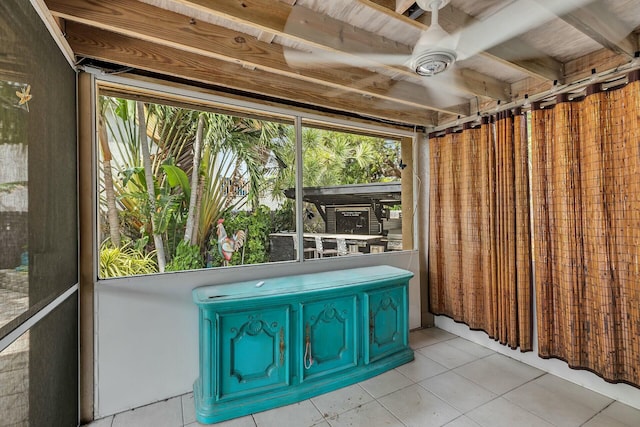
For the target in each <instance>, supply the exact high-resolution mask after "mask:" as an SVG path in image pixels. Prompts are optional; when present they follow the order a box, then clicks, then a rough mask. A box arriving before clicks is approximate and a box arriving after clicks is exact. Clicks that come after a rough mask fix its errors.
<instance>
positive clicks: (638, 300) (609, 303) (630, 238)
mask: <svg viewBox="0 0 640 427" xmlns="http://www.w3.org/2000/svg"><path fill="white" fill-rule="evenodd" d="M638 77H640V73H637V72H636V73H633V74H632V75H631V76H630V79H629V80H630V83H629V84H628V85H626V86H625V87H624V88H622V89H618V90H610V91H607V92H599V93H592V92H593V90H591V91H589V93H588V95H587V96H586V98H585V99H584V100H583V101H580V102H573V103H569V102H563V101H566V99H559V102H558V104H557V105H556V106H555V107H554V108H553V109H549V110H548V111H547V110H535V111H533V113H532V128H533V143H532V145H533V150H532V160H533V206H534V237H535V238H534V241H535V272H536V300H537V313H538V344H539V353H540V356H541V357H556V358H560V359H563V360H565V361H566V362H567V363H568V364H569V366H571V367H574V368H586V369H589V370H592V371H594V372H595V373H597V374H598V375H600V376H602V377H603V378H604V379H605V380H607V381H611V382H627V383H631V384H634V385H636V386H640V369H639V368H638V367H639V365H638V361H640V259H639V255H640V183H639V178H638V177H639V176H640V175H639V174H640V143H639V141H640V83H639V82H638V81H637V80H638Z"/></svg>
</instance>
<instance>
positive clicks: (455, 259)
mask: <svg viewBox="0 0 640 427" xmlns="http://www.w3.org/2000/svg"><path fill="white" fill-rule="evenodd" d="M526 136H527V134H526V121H525V120H524V119H523V117H522V116H520V115H518V116H516V118H514V117H512V116H510V115H507V114H504V115H503V116H501V117H500V118H499V120H497V122H496V123H495V124H492V123H489V122H488V120H486V121H485V122H484V123H483V125H482V126H481V127H480V128H476V129H471V128H468V127H467V128H465V129H464V130H463V131H462V132H461V133H447V134H446V135H444V136H442V137H433V138H431V139H430V143H431V145H430V153H431V160H430V167H431V175H430V176H431V189H430V209H431V214H430V215H431V216H430V231H429V290H430V294H429V298H430V310H431V312H433V313H434V314H444V315H447V316H449V317H451V318H453V319H454V320H456V321H459V322H464V323H466V324H467V325H469V327H470V328H471V329H482V330H484V331H486V332H487V333H488V334H489V336H490V337H492V338H495V339H496V340H498V341H500V342H501V343H503V344H507V345H509V346H510V347H512V348H516V347H520V348H521V350H523V351H525V350H530V349H531V322H532V321H531V311H530V305H531V280H530V255H529V245H530V240H529V215H528V209H529V202H528V201H529V187H528V157H527V137H526ZM516 176H517V178H516Z"/></svg>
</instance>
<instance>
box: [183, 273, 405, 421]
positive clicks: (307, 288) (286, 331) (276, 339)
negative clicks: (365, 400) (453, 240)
mask: <svg viewBox="0 0 640 427" xmlns="http://www.w3.org/2000/svg"><path fill="white" fill-rule="evenodd" d="M412 276H413V274H412V273H411V272H409V271H405V270H401V269H398V268H394V267H390V266H376V267H367V268H357V269H350V270H339V271H331V272H325V273H318V274H305V275H299V276H289V277H280V278H275V279H266V280H263V281H262V280H261V281H252V282H240V283H230V284H227V285H221V286H205V287H201V288H197V289H194V291H193V298H194V302H195V303H196V304H197V306H198V309H199V310H198V311H199V325H200V326H199V328H200V330H199V337H200V373H199V377H198V379H197V380H196V382H195V384H194V401H195V406H196V418H197V419H198V421H199V422H201V423H205V424H207V423H214V422H219V421H224V420H227V419H230V418H235V417H239V416H242V415H246V414H250V413H254V412H259V411H263V410H266V409H270V408H274V407H276V406H281V405H286V404H290V403H293V402H296V401H300V400H304V399H308V398H310V397H313V396H316V395H318V394H321V393H326V392H329V391H332V390H335V389H337V388H340V387H344V386H347V385H350V384H354V383H357V382H359V381H362V380H365V379H367V378H370V377H373V376H375V375H378V374H380V373H382V372H385V371H387V370H389V369H392V368H394V367H396V366H399V365H401V364H403V363H406V362H409V361H411V360H413V351H412V350H411V349H410V348H409V346H408V336H409V330H408V300H407V294H408V284H409V280H410V279H411V277H412Z"/></svg>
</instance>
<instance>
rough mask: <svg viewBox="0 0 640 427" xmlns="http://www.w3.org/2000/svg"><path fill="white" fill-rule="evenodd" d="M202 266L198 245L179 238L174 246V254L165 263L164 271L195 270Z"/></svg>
mask: <svg viewBox="0 0 640 427" xmlns="http://www.w3.org/2000/svg"><path fill="white" fill-rule="evenodd" d="M202 267H204V259H203V257H202V254H201V253H200V247H199V246H198V245H191V244H190V243H189V242H187V241H186V240H181V241H180V243H178V246H177V247H176V254H175V256H174V257H173V259H172V260H171V262H169V263H168V264H167V267H166V268H165V270H166V271H182V270H195V269H198V268H202Z"/></svg>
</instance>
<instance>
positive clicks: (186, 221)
mask: <svg viewBox="0 0 640 427" xmlns="http://www.w3.org/2000/svg"><path fill="white" fill-rule="evenodd" d="M100 111H101V119H102V124H103V129H104V130H102V131H101V135H102V137H101V142H102V141H109V144H106V145H107V146H106V147H105V148H106V149H103V150H101V154H102V159H101V160H102V161H101V163H100V165H101V178H100V184H101V191H100V200H101V204H100V212H101V214H102V215H104V216H105V217H106V218H107V219H108V220H109V221H108V224H109V225H110V226H109V232H110V234H111V241H112V242H113V241H116V240H117V238H116V236H115V235H114V233H115V232H116V231H117V230H118V229H119V233H120V234H121V237H122V238H124V239H126V240H140V239H143V240H144V241H146V242H147V244H146V246H145V247H144V248H143V249H144V250H146V251H152V250H155V251H156V252H155V253H156V254H157V256H158V262H159V266H160V267H159V268H160V270H161V271H162V269H163V262H162V260H163V258H165V259H166V262H167V263H171V260H172V259H173V258H175V257H178V258H180V257H181V256H182V255H184V253H183V251H184V245H183V246H180V242H181V241H185V242H188V243H189V244H190V245H195V246H198V247H199V248H200V251H201V252H202V253H204V252H205V251H206V249H207V243H208V242H209V240H210V237H211V236H212V235H215V233H214V232H215V229H214V228H213V226H214V225H215V223H216V220H217V219H218V218H219V217H220V216H221V215H222V212H227V211H232V210H237V209H240V208H241V207H242V206H243V205H245V204H246V203H249V205H250V206H257V204H258V201H259V200H260V194H261V193H262V192H264V191H268V190H265V189H266V188H267V187H266V185H265V182H266V178H267V176H268V174H269V171H268V168H269V162H270V159H271V158H272V157H273V155H272V152H273V149H272V145H274V144H276V145H277V143H276V142H277V141H281V140H282V139H283V137H284V136H285V129H286V126H285V125H282V124H278V123H271V122H264V121H260V120H257V119H252V118H242V117H233V116H229V115H223V114H216V113H212V112H202V111H196V110H191V109H185V108H178V107H172V106H164V105H157V104H145V105H143V104H142V103H138V105H136V103H135V102H133V101H129V100H125V99H119V98H110V97H101V109H100ZM105 134H106V137H105V136H104V135H105ZM141 141H142V142H146V143H145V144H141ZM274 141H275V142H274ZM198 155H199V156H198ZM109 157H110V161H107V159H109ZM109 173H111V175H112V176H113V178H112V179H111V180H109V177H108V175H109ZM189 177H190V179H189ZM109 181H111V182H109ZM239 190H240V191H239ZM111 192H112V193H113V195H110V194H109V193H111ZM114 205H115V209H114ZM114 212H116V213H117V216H116V215H114ZM115 218H117V219H118V222H119V224H116V221H115ZM104 223H105V224H106V223H107V221H104ZM102 229H104V231H105V233H106V227H104V228H101V230H102ZM149 242H153V243H152V244H149ZM163 249H164V250H165V251H166V254H165V256H164V257H163V256H162V252H163ZM179 251H180V253H179ZM181 262H182V261H181Z"/></svg>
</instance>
